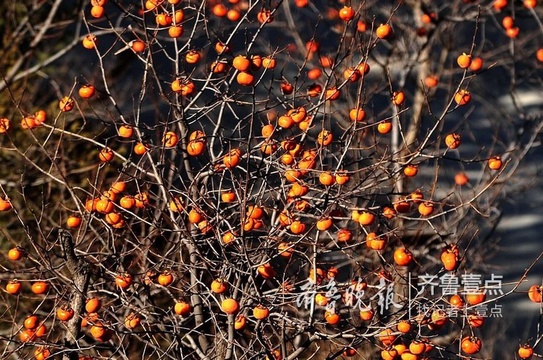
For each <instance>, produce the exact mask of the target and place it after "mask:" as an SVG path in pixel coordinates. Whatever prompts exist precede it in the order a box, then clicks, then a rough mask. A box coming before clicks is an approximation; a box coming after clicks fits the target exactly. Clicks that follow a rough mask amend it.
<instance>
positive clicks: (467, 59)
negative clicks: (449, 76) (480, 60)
mask: <svg viewBox="0 0 543 360" xmlns="http://www.w3.org/2000/svg"><path fill="white" fill-rule="evenodd" d="M456 63H457V64H458V66H459V67H460V68H461V69H467V68H469V66H470V65H471V55H468V54H466V53H462V54H461V55H459V56H458V57H457V58H456Z"/></svg>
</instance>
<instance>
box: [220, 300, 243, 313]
mask: <svg viewBox="0 0 543 360" xmlns="http://www.w3.org/2000/svg"><path fill="white" fill-rule="evenodd" d="M221 310H222V311H224V312H225V313H226V314H228V315H231V314H235V313H237V312H238V310H239V303H238V301H237V300H236V299H232V298H226V299H224V300H223V301H222V302H221Z"/></svg>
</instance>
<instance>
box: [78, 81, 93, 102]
mask: <svg viewBox="0 0 543 360" xmlns="http://www.w3.org/2000/svg"><path fill="white" fill-rule="evenodd" d="M78 93H79V96H80V97H81V98H82V99H90V98H91V97H93V96H94V94H95V93H96V89H95V88H94V86H93V85H90V84H88V85H83V86H81V87H80V88H79V90H78Z"/></svg>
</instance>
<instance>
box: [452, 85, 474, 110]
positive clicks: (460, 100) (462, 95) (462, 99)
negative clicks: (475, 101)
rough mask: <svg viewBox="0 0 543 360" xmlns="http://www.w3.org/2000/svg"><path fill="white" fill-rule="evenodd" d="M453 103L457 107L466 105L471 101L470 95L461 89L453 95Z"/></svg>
mask: <svg viewBox="0 0 543 360" xmlns="http://www.w3.org/2000/svg"><path fill="white" fill-rule="evenodd" d="M454 101H455V102H456V103H457V104H458V105H459V106H462V105H466V104H468V103H469V102H470V101H471V94H470V92H469V91H467V90H465V89H462V90H460V91H458V92H457V93H456V94H455V95H454Z"/></svg>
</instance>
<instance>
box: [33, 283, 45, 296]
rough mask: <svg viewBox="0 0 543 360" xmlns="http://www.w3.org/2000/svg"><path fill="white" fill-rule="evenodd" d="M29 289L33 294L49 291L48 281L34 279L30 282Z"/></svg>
mask: <svg viewBox="0 0 543 360" xmlns="http://www.w3.org/2000/svg"><path fill="white" fill-rule="evenodd" d="M31 290H32V292H33V293H34V294H37V295H43V294H45V293H46V292H47V291H49V283H48V282H46V281H41V280H40V281H36V282H34V283H32V286H31Z"/></svg>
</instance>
